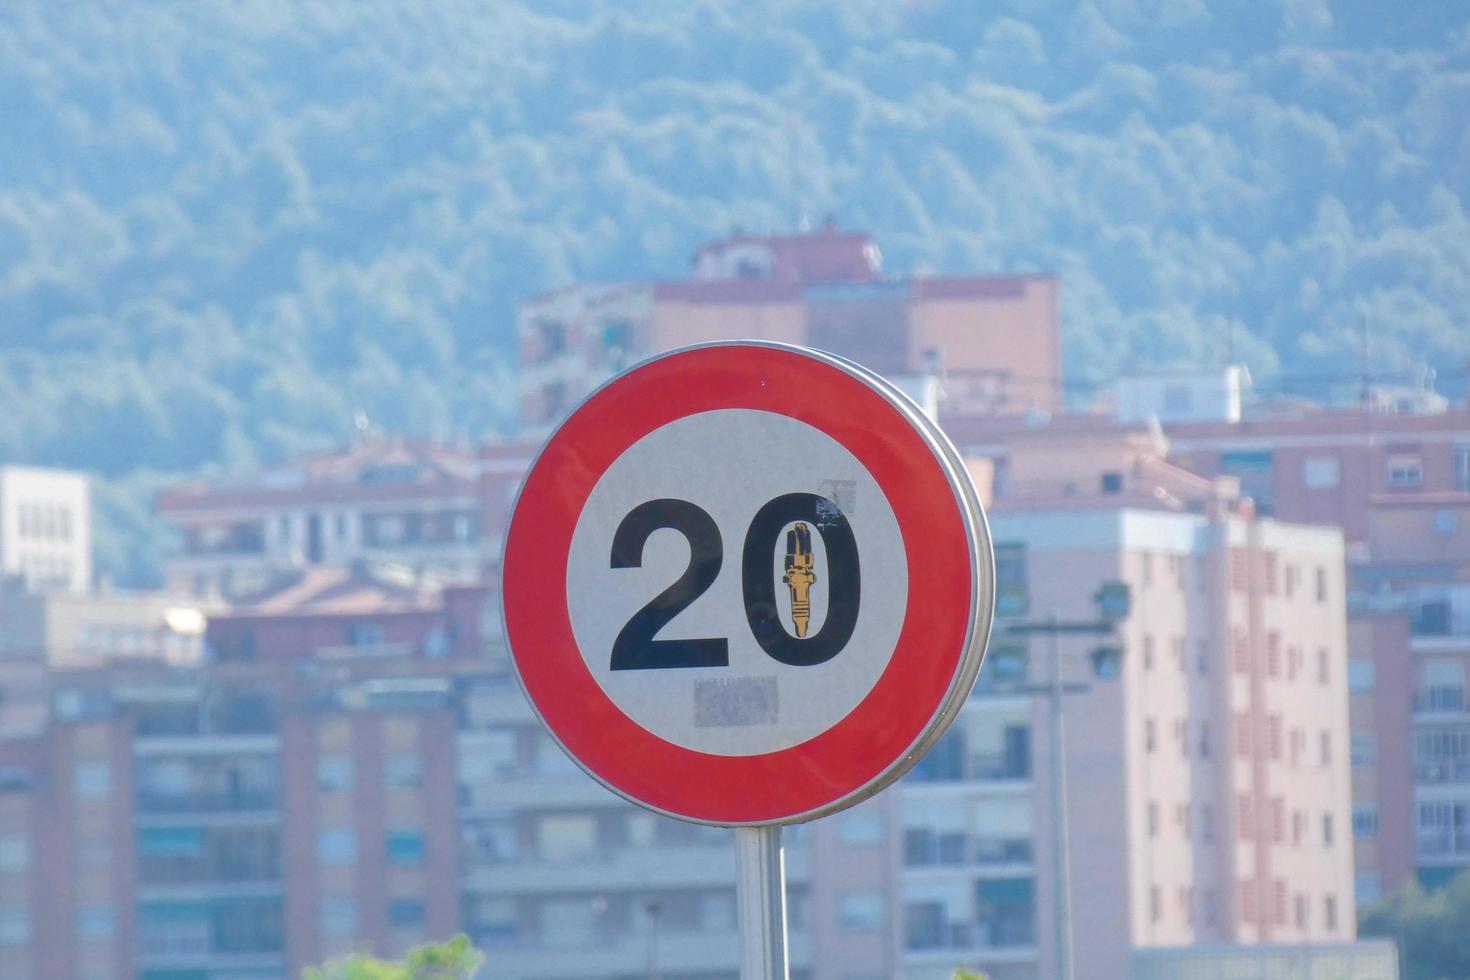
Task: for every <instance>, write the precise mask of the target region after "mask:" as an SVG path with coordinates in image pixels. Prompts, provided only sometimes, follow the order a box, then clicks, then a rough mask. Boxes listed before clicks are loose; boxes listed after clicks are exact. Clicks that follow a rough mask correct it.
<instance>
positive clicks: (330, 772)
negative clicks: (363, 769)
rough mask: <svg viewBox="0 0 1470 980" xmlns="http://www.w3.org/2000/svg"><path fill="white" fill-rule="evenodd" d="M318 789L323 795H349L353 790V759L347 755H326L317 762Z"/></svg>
mask: <svg viewBox="0 0 1470 980" xmlns="http://www.w3.org/2000/svg"><path fill="white" fill-rule="evenodd" d="M316 788H317V789H318V790H320V791H321V792H323V793H347V792H350V791H351V790H352V759H351V758H350V757H349V756H345V755H324V756H320V757H318V758H317V760H316Z"/></svg>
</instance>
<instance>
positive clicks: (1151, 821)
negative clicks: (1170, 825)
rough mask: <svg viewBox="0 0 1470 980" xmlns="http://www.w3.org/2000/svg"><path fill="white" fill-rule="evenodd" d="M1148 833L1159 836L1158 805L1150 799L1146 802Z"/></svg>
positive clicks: (1151, 835)
mask: <svg viewBox="0 0 1470 980" xmlns="http://www.w3.org/2000/svg"><path fill="white" fill-rule="evenodd" d="M1148 835H1149V836H1150V837H1157V836H1159V805H1158V804H1157V803H1155V802H1153V801H1152V800H1150V801H1149V804H1148Z"/></svg>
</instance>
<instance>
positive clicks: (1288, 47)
mask: <svg viewBox="0 0 1470 980" xmlns="http://www.w3.org/2000/svg"><path fill="white" fill-rule="evenodd" d="M1467 24H1470V11H1467V8H1466V7H1465V6H1464V5H1463V4H1460V3H1457V2H1452V0H1437V2H1435V0H1432V2H1426V3H1414V4H1403V5H1392V4H1385V3H1382V2H1380V0H1344V2H1340V3H1333V2H1328V0H1252V2H1235V3H1218V4H1213V3H1205V2H1204V0H1092V2H1084V3H1081V4H1077V3H1073V2H1060V0H1055V2H1054V0H1034V2H1020V0H1012V2H994V3H975V2H973V0H955V2H949V3H945V2H937V0H936V2H923V0H911V2H908V3H902V2H899V0H807V2H793V0H743V2H735V0H731V2H714V0H703V2H678V3H675V2H621V3H609V4H604V5H592V4H584V3H574V2H570V0H560V2H554V3H548V2H527V3H517V2H509V0H504V2H481V0H474V2H470V0H461V2H452V0H436V2H433V3H408V2H393V3H390V2H376V3H368V2H358V0H340V2H310V3H299V2H296V0H259V2H254V0H251V2H240V3H226V2H200V3H153V4H137V3H122V2H115V3H103V2H91V3H88V2H70V3H52V2H45V3H43V2H29V0H17V2H12V3H6V4H4V5H3V6H0V461H13V460H19V461H30V462H39V463H47V464H54V465H61V466H72V467H79V468H83V469H87V470H90V471H93V472H94V473H96V474H98V476H99V477H100V479H99V489H98V499H99V504H100V507H101V512H102V513H101V516H102V518H103V521H104V528H103V536H102V541H101V554H100V556H99V557H100V560H101V564H102V565H103V567H104V568H105V569H108V570H111V571H112V572H114V573H116V574H118V575H119V576H120V577H121V578H123V579H124V580H125V581H146V580H147V579H148V578H149V577H150V576H151V575H152V574H153V572H154V570H155V569H156V560H157V549H158V548H159V547H161V546H162V545H161V543H160V542H159V541H158V540H157V536H156V535H154V534H152V532H151V529H150V525H149V523H148V517H147V508H148V502H147V492H148V490H149V489H150V488H151V487H152V486H155V485H157V483H158V482H159V481H160V480H164V479H168V478H170V475H171V474H179V473H185V472H189V471H194V470H197V469H200V468H208V467H224V468H234V467H243V466H249V465H252V464H254V463H257V462H260V461H264V460H269V459H273V458H277V457H279V456H281V455H282V454H286V453H291V452H296V451H301V450H306V449H309V448H314V447H320V446H323V445H328V444H332V443H335V442H337V441H339V440H341V439H342V438H343V437H344V435H345V434H346V433H347V431H348V430H349V428H350V426H351V425H352V420H353V418H354V416H355V415H356V414H357V413H359V412H364V413H366V414H367V416H368V417H369V418H370V419H371V420H372V422H373V423H374V424H375V425H378V426H381V427H385V428H389V429H395V430H406V431H412V432H415V433H419V434H425V435H438V436H442V437H449V436H452V435H454V434H457V433H461V432H463V433H466V434H469V435H476V436H477V435H481V434H485V433H489V432H493V431H496V430H502V429H505V428H507V427H508V426H510V425H511V424H513V412H512V407H513V400H514V398H513V395H514V392H513V384H514V377H513V371H512V369H511V361H510V354H511V352H512V350H513V346H512V343H511V340H512V333H513V310H514V308H515V304H516V302H517V301H518V299H519V298H521V297H523V296H525V295H526V294H527V293H530V292H534V291H537V290H541V289H545V288H548V287H554V286H558V285H561V284H565V283H568V282H570V281H573V280H575V279H584V278H592V279H615V278H619V277H634V276H637V277H646V276H676V275H679V274H680V273H681V272H682V271H683V270H684V268H685V265H686V263H687V256H688V253H689V251H690V249H691V248H692V247H693V246H694V245H696V244H697V243H699V242H700V241H701V240H703V239H706V238H708V237H711V236H713V235H717V234H720V233H723V232H725V231H727V230H729V229H730V228H731V227H733V226H737V225H738V226H741V227H744V228H746V229H749V230H764V229H786V228H790V227H792V226H794V225H795V224H797V223H798V222H799V221H801V220H802V219H803V218H808V219H811V220H820V218H821V217H822V216H823V215H826V214H828V213H832V214H835V215H836V216H837V217H838V218H839V220H840V221H841V222H842V224H843V225H845V226H848V227H858V228H864V229H868V230H870V231H872V232H873V233H874V235H875V236H876V237H877V239H878V241H879V243H880V245H881V246H882V248H883V251H884V254H885V264H886V267H887V268H888V269H889V270H890V271H894V272H903V271H908V270H913V269H925V270H931V271H1001V270H1035V269H1045V270H1052V271H1055V272H1057V273H1059V274H1060V276H1061V278H1062V283H1063V296H1064V313H1063V316H1064V319H1063V329H1064V334H1065V343H1066V359H1067V368H1068V371H1069V375H1070V377H1072V378H1074V379H1076V380H1077V381H1078V382H1083V383H1085V382H1088V381H1096V380H1100V379H1106V378H1108V377H1110V376H1111V375H1112V374H1114V373H1115V372H1117V371H1119V370H1122V369H1127V368H1130V367H1141V366H1166V365H1190V364H1198V363H1202V362H1205V361H1209V360H1213V359H1215V358H1218V357H1219V356H1220V352H1221V348H1222V346H1223V345H1224V344H1225V343H1226V337H1227V336H1228V335H1233V338H1234V348H1235V351H1236V353H1237V355H1238V356H1239V357H1241V358H1242V359H1244V360H1245V361H1246V363H1248V365H1249V366H1250V368H1251V369H1252V371H1253V373H1254V375H1255V377H1256V379H1257V381H1258V382H1259V383H1260V384H1261V385H1263V386H1266V387H1270V386H1273V385H1280V384H1282V383H1283V382H1284V381H1293V382H1300V381H1302V380H1304V379H1305V380H1310V379H1312V378H1318V377H1321V376H1324V375H1332V374H1334V373H1351V372H1355V371H1356V370H1357V362H1358V357H1359V336H1360V334H1359V322H1360V318H1365V319H1366V322H1367V323H1369V324H1370V331H1369V334H1370V338H1371V339H1370V355H1371V358H1372V360H1373V363H1374V366H1375V370H1377V371H1379V372H1381V373H1383V374H1385V375H1398V376H1405V377H1408V376H1416V375H1417V374H1418V373H1419V372H1421V371H1422V369H1423V368H1424V367H1425V366H1430V367H1435V368H1438V369H1439V371H1440V380H1441V387H1442V389H1444V390H1448V391H1450V392H1451V393H1459V392H1461V391H1463V388H1464V369H1465V364H1466V362H1467V359H1470V221H1467V218H1466V205H1467V195H1470V27H1467ZM1232 320H1233V321H1234V322H1236V323H1237V324H1238V326H1237V327H1236V328H1234V329H1233V330H1230V329H1229V328H1227V323H1228V322H1230V321H1232ZM1082 390H1083V389H1079V391H1082Z"/></svg>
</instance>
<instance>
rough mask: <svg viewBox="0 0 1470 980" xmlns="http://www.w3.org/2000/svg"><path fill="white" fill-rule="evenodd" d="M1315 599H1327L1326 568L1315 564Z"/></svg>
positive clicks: (1323, 600)
mask: <svg viewBox="0 0 1470 980" xmlns="http://www.w3.org/2000/svg"><path fill="white" fill-rule="evenodd" d="M1317 601H1318V602H1326V601H1327V569H1325V568H1323V567H1322V566H1321V565H1318V566H1317Z"/></svg>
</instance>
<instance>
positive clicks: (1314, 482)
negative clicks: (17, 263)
mask: <svg viewBox="0 0 1470 980" xmlns="http://www.w3.org/2000/svg"><path fill="white" fill-rule="evenodd" d="M1341 479H1342V474H1341V468H1340V466H1339V465H1338V462H1337V457H1336V456H1308V457H1307V458H1306V459H1304V460H1302V485H1303V486H1305V487H1306V488H1307V489H1308V490H1332V489H1335V488H1336V487H1337V485H1338V483H1339V482H1341Z"/></svg>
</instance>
